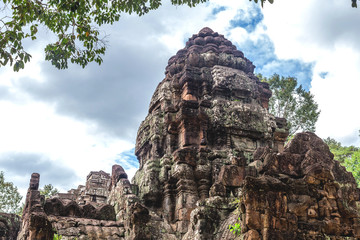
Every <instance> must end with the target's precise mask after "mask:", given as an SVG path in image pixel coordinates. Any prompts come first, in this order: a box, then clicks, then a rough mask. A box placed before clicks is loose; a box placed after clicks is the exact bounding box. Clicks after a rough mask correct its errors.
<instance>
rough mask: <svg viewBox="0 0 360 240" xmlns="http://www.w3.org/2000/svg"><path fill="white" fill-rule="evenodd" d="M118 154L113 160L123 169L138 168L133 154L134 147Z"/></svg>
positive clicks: (137, 162)
mask: <svg viewBox="0 0 360 240" xmlns="http://www.w3.org/2000/svg"><path fill="white" fill-rule="evenodd" d="M118 156H119V157H118V158H117V159H116V160H115V162H116V163H118V164H119V165H120V166H122V167H123V168H124V169H125V171H126V170H129V169H131V168H139V161H138V160H137V158H136V156H135V148H132V149H130V150H129V151H125V152H122V153H120V154H119V155H118Z"/></svg>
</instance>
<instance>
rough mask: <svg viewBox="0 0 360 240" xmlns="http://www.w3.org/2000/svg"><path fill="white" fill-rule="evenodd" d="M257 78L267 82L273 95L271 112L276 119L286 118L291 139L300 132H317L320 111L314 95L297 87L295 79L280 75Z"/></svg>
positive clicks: (259, 76)
mask: <svg viewBox="0 0 360 240" xmlns="http://www.w3.org/2000/svg"><path fill="white" fill-rule="evenodd" d="M257 77H258V78H259V79H260V80H261V81H263V82H267V83H268V84H269V86H270V89H271V91H272V93H273V95H272V97H271V98H270V101H269V111H270V113H271V114H273V115H274V116H276V117H281V118H286V120H287V124H288V128H289V137H291V136H292V135H294V134H295V133H296V132H298V131H310V132H315V124H316V122H317V120H318V118H319V115H320V110H318V105H317V103H316V102H315V100H314V95H312V94H311V93H310V92H309V91H306V90H305V89H304V88H303V87H302V86H301V85H300V86H297V85H298V83H297V80H296V78H294V77H286V78H285V77H280V76H279V75H278V74H274V75H272V76H271V77H270V78H266V77H263V76H262V75H261V74H259V75H257Z"/></svg>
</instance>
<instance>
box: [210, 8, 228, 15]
mask: <svg viewBox="0 0 360 240" xmlns="http://www.w3.org/2000/svg"><path fill="white" fill-rule="evenodd" d="M226 9H227V8H226V7H224V6H221V7H216V8H214V9H213V10H212V12H211V13H212V14H213V15H216V14H218V13H219V12H222V11H225V10H226Z"/></svg>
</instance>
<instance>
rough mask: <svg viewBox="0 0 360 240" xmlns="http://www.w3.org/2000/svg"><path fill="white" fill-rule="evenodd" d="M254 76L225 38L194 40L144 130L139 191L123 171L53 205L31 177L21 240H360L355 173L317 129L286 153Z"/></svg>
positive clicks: (282, 130) (208, 35) (95, 176)
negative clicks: (237, 228)
mask: <svg viewBox="0 0 360 240" xmlns="http://www.w3.org/2000/svg"><path fill="white" fill-rule="evenodd" d="M254 68H255V66H254V65H253V64H252V62H251V61H250V60H249V59H247V58H246V57H245V56H244V54H243V53H242V52H241V51H240V50H237V49H236V47H235V46H234V45H233V44H232V43H231V42H230V41H229V40H227V39H226V38H225V37H224V36H223V35H221V34H218V33H217V32H214V31H212V30H211V29H209V28H204V29H202V30H201V31H200V32H199V33H198V34H194V35H193V36H192V37H190V38H189V40H188V41H187V43H186V46H185V47H184V48H183V49H181V50H179V51H178V52H177V53H176V55H175V56H173V57H171V58H170V59H169V62H168V66H167V67H166V70H165V78H164V79H163V80H162V81H161V82H160V83H159V85H158V87H157V89H156V90H155V93H154V95H153V97H152V99H151V102H150V107H149V111H148V115H147V117H146V118H145V119H144V121H143V122H142V123H141V125H140V127H139V131H138V135H137V139H136V147H135V154H136V156H137V158H138V160H139V163H140V167H139V169H138V171H137V172H136V174H135V176H134V178H133V179H132V183H130V181H129V180H128V179H127V174H126V173H125V171H124V169H123V168H122V167H121V166H119V165H114V166H113V169H112V174H111V177H110V176H109V177H107V176H108V175H106V174H104V173H103V172H98V173H94V172H93V173H90V175H89V176H88V179H87V184H86V187H85V196H88V197H87V198H86V199H85V198H84V199H83V200H84V202H82V203H80V202H77V201H76V200H73V201H67V202H65V201H63V200H61V199H60V198H52V199H48V200H46V201H44V199H43V198H42V197H41V196H40V193H39V191H38V184H39V180H40V175H39V174H36V173H34V174H33V175H32V176H31V180H30V187H29V190H28V193H27V197H26V206H25V208H24V212H23V216H22V223H21V230H20V232H19V234H18V237H17V239H19V240H23V239H52V237H53V235H54V233H57V234H60V235H62V237H63V238H62V239H74V238H76V239H137V240H146V239H154V240H157V239H166V240H175V239H179V240H180V239H182V240H190V239H191V240H192V239H203V240H205V239H206V240H212V239H213V240H216V239H246V240H250V239H251V240H260V239H263V240H272V239H273V240H281V239H284V240H285V239H294V240H295V239H299V240H300V239H303V240H308V239H344V240H345V239H353V240H355V239H360V219H359V212H358V205H359V189H358V188H357V185H356V182H355V180H354V177H353V176H352V174H351V173H349V172H347V171H346V170H345V168H344V167H343V166H341V165H340V164H339V162H337V161H335V160H334V159H333V154H332V153H331V152H330V151H329V148H328V146H327V145H326V144H325V143H324V142H323V141H322V140H321V139H320V138H319V137H317V136H316V135H315V134H314V133H310V132H306V133H299V134H297V135H296V136H295V137H294V138H293V139H292V140H291V142H289V143H288V144H287V145H286V146H284V142H285V140H286V139H287V136H288V131H287V129H286V120H285V119H280V118H276V117H274V116H273V115H271V114H269V111H268V103H269V98H270V97H271V94H272V93H271V91H270V89H269V86H268V84H267V83H264V82H260V81H259V79H258V78H257V77H256V76H255V75H254ZM108 179H110V181H109V183H108V182H107V181H108ZM105 185H106V186H107V189H109V195H108V197H107V201H106V202H105V195H106V194H105V193H106V191H105V188H104V187H105ZM101 189H102V190H101ZM80 195H81V194H80ZM94 200H95V201H99V202H100V203H98V205H94V204H92V201H94ZM235 223H238V224H240V225H241V234H240V235H239V236H235V235H234V234H233V233H231V232H230V231H229V225H234V224H235Z"/></svg>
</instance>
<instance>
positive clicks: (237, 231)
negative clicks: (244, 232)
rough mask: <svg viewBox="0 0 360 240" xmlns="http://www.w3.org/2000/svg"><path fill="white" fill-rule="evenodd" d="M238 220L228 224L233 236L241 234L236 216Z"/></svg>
mask: <svg viewBox="0 0 360 240" xmlns="http://www.w3.org/2000/svg"><path fill="white" fill-rule="evenodd" d="M238 220H239V221H238V222H236V223H235V224H234V225H229V229H230V232H232V233H233V234H234V235H235V236H239V235H240V234H241V224H240V222H241V220H240V218H238Z"/></svg>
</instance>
